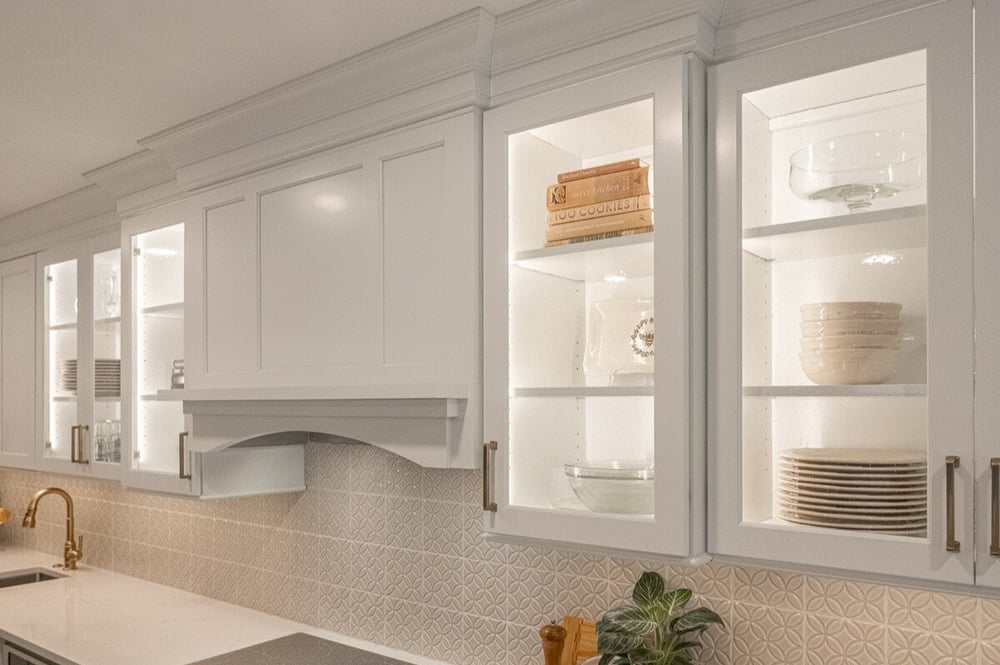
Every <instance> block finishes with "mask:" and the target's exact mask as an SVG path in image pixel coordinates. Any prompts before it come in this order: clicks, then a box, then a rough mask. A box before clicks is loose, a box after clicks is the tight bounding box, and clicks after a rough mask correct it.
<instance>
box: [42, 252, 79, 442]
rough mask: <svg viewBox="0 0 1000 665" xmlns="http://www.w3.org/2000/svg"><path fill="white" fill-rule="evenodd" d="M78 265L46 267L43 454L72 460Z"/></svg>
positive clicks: (76, 372)
mask: <svg viewBox="0 0 1000 665" xmlns="http://www.w3.org/2000/svg"><path fill="white" fill-rule="evenodd" d="M77 306H78V300H77V263H76V261H75V260H73V261H64V262H62V263H55V264H52V265H49V266H45V409H46V414H45V455H46V456H48V457H55V458H59V459H67V460H68V459H71V458H72V457H74V456H76V452H75V451H72V450H71V436H72V432H73V430H72V428H73V427H75V426H76V425H78V424H79V423H80V420H79V418H78V401H77V379H78V369H79V368H78V367H77V348H78V347H77V336H78V329H77V321H78V313H77Z"/></svg>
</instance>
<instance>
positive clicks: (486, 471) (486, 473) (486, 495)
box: [483, 441, 497, 513]
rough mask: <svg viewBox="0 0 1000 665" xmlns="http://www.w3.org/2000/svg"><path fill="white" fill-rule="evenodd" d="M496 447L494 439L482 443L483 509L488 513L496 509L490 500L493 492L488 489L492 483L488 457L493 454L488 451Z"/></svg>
mask: <svg viewBox="0 0 1000 665" xmlns="http://www.w3.org/2000/svg"><path fill="white" fill-rule="evenodd" d="M496 449H497V442H496V441H490V442H489V443H484V444H483V510H484V511H486V512H488V513H495V512H496V511H497V504H496V502H494V501H492V494H493V493H492V492H491V491H490V486H491V485H492V482H491V478H492V476H493V473H492V465H491V464H490V459H491V458H492V457H493V456H492V455H490V453H491V452H496Z"/></svg>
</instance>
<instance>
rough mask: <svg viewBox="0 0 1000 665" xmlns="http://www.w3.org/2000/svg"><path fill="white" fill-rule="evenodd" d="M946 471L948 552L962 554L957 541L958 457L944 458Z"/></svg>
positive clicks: (946, 534)
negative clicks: (956, 480) (956, 479)
mask: <svg viewBox="0 0 1000 665" xmlns="http://www.w3.org/2000/svg"><path fill="white" fill-rule="evenodd" d="M944 464H945V471H944V479H945V480H944V482H945V526H944V529H945V543H944V548H945V550H947V551H948V552H960V551H961V549H962V543H960V542H958V541H957V540H955V469H957V468H958V467H959V459H958V455H948V456H947V457H945V458H944Z"/></svg>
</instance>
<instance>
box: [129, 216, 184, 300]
mask: <svg viewBox="0 0 1000 665" xmlns="http://www.w3.org/2000/svg"><path fill="white" fill-rule="evenodd" d="M135 245H136V246H135V248H136V249H137V250H139V256H137V257H136V267H137V269H138V271H139V274H138V275H136V280H137V287H138V288H139V290H140V292H139V293H138V294H136V295H137V297H136V304H137V306H138V307H140V308H142V309H146V308H149V307H162V306H165V305H172V304H176V303H182V302H184V225H183V224H175V225H173V226H168V227H166V228H163V229H156V230H154V231H149V232H147V233H143V234H141V235H137V236H136V241H135Z"/></svg>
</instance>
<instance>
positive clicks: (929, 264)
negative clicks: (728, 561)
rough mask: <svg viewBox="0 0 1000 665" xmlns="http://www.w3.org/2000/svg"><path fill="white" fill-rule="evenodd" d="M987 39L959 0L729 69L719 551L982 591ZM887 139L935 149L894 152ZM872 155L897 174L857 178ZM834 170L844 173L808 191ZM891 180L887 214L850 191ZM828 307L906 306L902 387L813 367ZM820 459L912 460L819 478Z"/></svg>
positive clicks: (713, 145) (712, 502) (719, 315)
mask: <svg viewBox="0 0 1000 665" xmlns="http://www.w3.org/2000/svg"><path fill="white" fill-rule="evenodd" d="M971 31H972V8H971V2H969V1H967V0H953V1H950V2H945V3H940V4H937V5H935V6H933V7H929V8H926V9H921V10H916V11H911V12H906V13H902V14H899V15H897V16H894V17H892V18H891V19H885V20H880V21H873V22H869V23H866V24H862V25H858V26H854V27H851V28H848V29H842V30H838V31H836V32H832V33H830V34H827V35H824V36H821V37H817V38H813V39H809V40H806V41H802V42H799V43H795V44H792V45H789V46H785V47H782V48H778V49H774V50H770V51H766V52H763V53H759V54H756V55H752V56H748V57H745V58H741V59H738V60H734V61H731V62H727V63H723V64H720V65H717V66H715V67H713V68H711V69H710V72H709V124H710V128H709V135H710V137H711V139H710V147H709V185H710V187H709V189H710V196H709V219H710V226H709V243H708V246H709V320H710V321H711V322H712V324H711V327H710V333H709V364H708V366H709V396H710V399H709V413H710V418H709V436H708V439H709V486H710V488H711V489H710V494H709V522H708V523H709V550H710V551H712V552H713V553H720V554H725V555H731V556H740V557H752V558H758V559H768V560H773V561H788V562H794V563H801V564H812V565H817V566H828V567H836V568H847V569H851V570H856V571H865V572H870V573H881V574H890V575H902V576H908V577H922V578H927V579H934V580H937V581H949V582H962V583H970V582H972V581H973V575H974V569H973V552H974V544H973V541H972V539H973V513H972V506H973V469H974V467H975V465H974V457H973V422H974V420H973V399H974V396H973V327H972V323H973V313H974V310H973V269H972V265H973V215H972V153H973V149H972V145H973V144H972V115H971V112H970V110H971V108H972V61H971V59H972V50H971V44H972V34H971ZM897 131H901V132H903V133H904V134H894V132H897ZM861 134H864V135H865V136H864V140H863V141H859V139H858V137H859V135H861ZM887 136H888V137H890V139H891V140H893V141H896V142H897V143H899V142H903V141H904V140H905V139H906V137H909V138H911V139H912V138H913V137H917V141H918V142H926V155H925V157H923V158H920V157H915V156H914V155H919V154H920V153H921V150H920V149H919V148H918V149H917V150H916V152H915V153H913V154H911V153H909V152H906V153H900V154H898V155H896V156H893V153H892V152H891V149H889V148H887V147H886V143H884V141H886V137H887ZM852 142H859V143H862V144H863V145H864V146H865V148H866V149H867V150H868V152H867V157H866V158H868V159H870V160H872V161H874V162H876V163H883V162H885V163H888V162H891V161H895V162H896V163H895V164H894V166H892V167H891V168H889V169H883V170H882V171H881V172H880V173H879V174H878V176H877V177H876V176H875V174H874V172H873V171H867V172H854V173H852V177H853V179H851V178H847V177H846V173H847V172H848V171H850V170H851V169H852V168H854V167H856V166H857V163H858V162H857V159H859V158H858V157H856V156H848V157H843V154H844V153H843V152H842V151H843V150H844V148H845V147H846V146H848V145H849V144H850V143H852ZM808 145H812V146H813V148H812V150H811V151H810V152H808V153H801V152H799V151H800V150H802V149H803V148H804V147H805V146H808ZM824 151H826V152H830V151H833V152H834V155H835V158H836V159H837V160H839V161H835V162H833V163H828V162H824V161H822V160H823V159H824V158H825V156H824ZM838 151H839V152H838ZM796 153H798V155H799V157H796V158H795V159H793V156H794V155H795V154H796ZM804 154H805V156H806V157H807V159H805V160H804V161H802V162H798V161H796V160H798V159H799V158H801V157H802V156H803V155H804ZM808 158H811V161H810V160H809V159H808ZM914 160H917V161H914ZM920 160H925V161H920ZM796 164H799V165H804V170H803V171H802V172H798V173H796V168H795V165H796ZM821 164H825V167H824V168H826V170H828V171H829V173H827V174H824V175H823V177H825V178H828V179H827V180H825V181H822V182H819V181H818V180H817V181H811V180H809V181H808V182H807V180H808V179H807V178H805V177H804V174H807V175H809V176H810V177H812V176H816V175H817V172H818V171H819V170H820V165H821ZM915 164H916V165H919V166H921V167H923V168H924V169H925V175H924V174H923V173H922V172H921V169H919V168H918V169H916V170H915V171H914V170H912V169H911V167H912V166H914V165H915ZM908 169H909V170H908ZM855 170H857V169H855ZM800 177H803V181H802V182H803V183H804V184H803V185H802V186H798V182H799V181H797V180H796V178H800ZM817 177H818V176H817ZM842 177H843V179H841V178H842ZM872 182H880V183H881V186H882V187H883V189H882V190H881V192H880V195H878V196H875V198H874V199H873V200H871V201H870V202H869V201H868V200H867V198H868V197H867V196H865V195H862V194H860V193H859V192H862V191H863V190H865V188H864V187H853V188H850V187H846V186H845V185H847V184H854V185H867V184H869V183H872ZM900 183H902V186H901V187H900ZM907 185H910V186H909V187H907ZM793 186H795V187H796V189H797V191H798V194H796V193H793ZM831 187H832V188H834V189H831V190H829V191H824V190H826V189H827V188H831ZM896 187H900V188H901V189H902V191H899V192H897V193H895V195H892V194H893V188H896ZM831 192H832V194H831ZM885 194H889V196H884V195H885ZM841 195H843V196H842V197H841ZM810 196H811V198H810ZM977 242H978V238H977ZM830 301H883V302H884V301H890V302H896V303H900V304H901V305H902V314H901V317H900V321H901V323H900V325H901V329H902V332H901V338H900V341H899V350H898V351H888V352H887V351H884V350H883V351H879V352H878V353H881V354H883V355H884V356H886V357H887V358H890V361H889V362H890V363H892V362H895V364H896V366H897V369H896V370H895V373H894V375H892V376H891V377H889V378H888V380H885V381H884V382H881V383H872V382H874V381H877V380H881V379H884V378H885V377H859V376H857V375H854V376H851V375H850V373H848V374H840V375H836V374H828V375H826V376H825V377H822V376H820V377H819V381H820V383H816V382H815V381H814V379H816V378H817V376H818V375H816V374H813V378H810V377H808V376H807V375H806V374H805V373H804V369H803V359H807V354H806V353H805V352H803V358H801V359H800V343H801V345H802V346H801V348H803V349H804V348H805V346H804V345H806V344H807V343H810V340H807V339H805V338H804V337H802V334H803V330H804V328H806V327H808V326H807V325H803V326H800V323H802V322H803V321H804V320H808V318H809V315H808V314H806V315H803V314H801V312H800V306H802V305H804V304H808V303H817V302H830ZM853 325H857V324H853ZM835 341H837V340H832V339H831V336H826V337H825V338H824V343H833V342H835ZM869 341H870V340H869ZM837 343H844V340H842V339H841V340H839V342H837ZM857 343H858V344H862V342H860V341H859V342H857ZM867 343H868V342H864V344H867ZM880 343H881V342H880ZM865 353H866V354H867V353H868V352H867V351H866V352H865ZM834 355H836V352H834V353H828V354H827V355H826V356H825V358H830V357H832V356H834ZM845 357H846V356H845ZM871 357H873V356H869V358H871ZM893 359H894V360H893ZM824 362H829V361H828V360H825V361H824ZM845 362H846V361H845ZM861 381H863V382H867V383H863V384H861V385H858V384H857V383H855V382H861ZM847 383H850V385H846V384H847ZM800 448H825V449H894V450H903V451H906V454H907V455H909V456H911V457H912V458H913V460H914V464H913V465H912V466H913V468H907V469H906V470H902V469H901V468H900V467H896V468H887V467H886V466H882V467H880V466H878V464H880V463H883V461H884V458H885V453H879V454H877V455H875V458H876V464H871V465H869V466H868V467H867V468H862V467H863V466H864V465H863V464H857V463H855V462H853V461H850V462H848V463H847V466H849V467H851V469H850V470H849V471H841V470H839V469H831V467H830V466H826V467H824V468H818V467H815V466H814V467H811V468H807V467H808V465H802V464H799V463H796V462H794V461H790V458H789V457H788V456H789V455H794V454H795V452H794V451H795V450H797V449H800ZM825 452H826V454H830V453H829V450H827V451H825ZM841 454H842V455H845V458H846V459H848V460H858V459H860V458H861V456H862V454H861V453H856V452H848V453H841ZM867 454H874V453H871V452H870V451H869V453H867ZM949 461H950V463H949ZM924 463H925V464H926V478H924V477H923V475H922V474H921V473H920V472H919V470H914V469H916V468H919V467H920V465H922V464H924ZM888 466H889V467H891V465H888ZM804 469H805V470H804ZM904 473H905V474H909V475H906V479H907V480H906V482H903V481H900V480H899V478H900V476H901V475H902V474H904ZM976 473H977V474H981V473H982V469H981V468H980V469H976ZM866 474H871V475H866ZM893 474H896V475H893ZM845 476H846V478H845ZM883 481H885V482H883ZM910 481H913V484H914V485H916V486H918V488H919V489H917V490H914V491H909V490H906V491H903V489H901V488H903V487H904V485H906V484H907V483H909V482H910ZM817 486H821V487H822V489H821V490H817V489H816V488H817ZM911 489H912V488H911ZM904 505H905V506H906V507H905V508H903V507H901V506H904Z"/></svg>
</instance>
